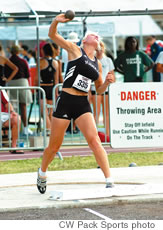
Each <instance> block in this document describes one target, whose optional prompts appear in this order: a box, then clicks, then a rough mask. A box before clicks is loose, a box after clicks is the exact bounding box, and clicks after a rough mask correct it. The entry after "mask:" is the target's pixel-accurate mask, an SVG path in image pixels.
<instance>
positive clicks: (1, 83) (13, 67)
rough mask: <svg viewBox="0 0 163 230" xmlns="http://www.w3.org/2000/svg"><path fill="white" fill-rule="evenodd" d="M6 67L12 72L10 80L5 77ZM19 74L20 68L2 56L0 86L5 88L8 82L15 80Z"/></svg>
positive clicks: (0, 60)
mask: <svg viewBox="0 0 163 230" xmlns="http://www.w3.org/2000/svg"><path fill="white" fill-rule="evenodd" d="M1 50H2V47H1V46H0V51H1ZM5 65H6V66H8V67H9V68H10V69H11V70H12V71H11V74H10V75H9V76H8V78H6V77H5ZM17 72H18V67H17V66H16V65H14V64H13V63H12V62H11V61H10V60H9V59H8V58H6V57H4V56H1V55H0V86H5V85H6V83H7V82H9V81H10V80H12V79H13V77H14V76H15V74H16V73H17Z"/></svg>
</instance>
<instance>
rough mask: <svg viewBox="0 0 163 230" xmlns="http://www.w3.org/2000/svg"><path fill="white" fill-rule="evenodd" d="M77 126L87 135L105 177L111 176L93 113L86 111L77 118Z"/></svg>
mask: <svg viewBox="0 0 163 230" xmlns="http://www.w3.org/2000/svg"><path fill="white" fill-rule="evenodd" d="M75 122H76V124H77V126H78V127H79V129H80V130H81V132H82V133H83V135H84V136H85V138H86V140H87V142H88V145H89V147H90V148H91V149H92V151H93V153H94V155H95V158H96V161H97V164H98V165H99V166H100V168H101V169H102V171H103V173H104V176H105V178H109V177H110V167H109V161H108V157H107V154H106V151H105V149H104V148H103V146H102V144H101V141H100V138H99V136H98V133H97V129H96V124H95V120H94V118H93V115H92V114H91V113H85V114H83V115H81V116H80V117H79V118H77V119H76V120H75Z"/></svg>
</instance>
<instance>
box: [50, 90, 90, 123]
mask: <svg viewBox="0 0 163 230" xmlns="http://www.w3.org/2000/svg"><path fill="white" fill-rule="evenodd" d="M87 112H90V113H92V110H91V107H90V104H89V102H88V97H87V96H76V95H72V94H69V93H66V92H64V91H62V92H61V94H60V96H59V97H58V98H57V102H56V108H55V110H54V112H53V116H54V117H58V118H62V119H67V120H71V119H73V120H76V119H77V118H78V117H80V116H81V115H82V114H84V113H87Z"/></svg>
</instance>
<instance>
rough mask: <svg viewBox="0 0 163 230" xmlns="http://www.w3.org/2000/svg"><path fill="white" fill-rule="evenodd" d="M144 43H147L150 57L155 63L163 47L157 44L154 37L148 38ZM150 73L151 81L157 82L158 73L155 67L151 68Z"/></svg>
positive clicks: (158, 78)
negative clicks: (151, 75)
mask: <svg viewBox="0 0 163 230" xmlns="http://www.w3.org/2000/svg"><path fill="white" fill-rule="evenodd" d="M146 42H147V45H148V46H150V57H151V58H152V60H153V61H154V62H155V61H156V59H157V57H158V55H159V53H160V52H161V51H163V47H162V45H161V44H160V43H159V42H157V40H156V37H155V36H154V35H152V36H149V37H148V38H147V39H146ZM152 73H153V81H154V82H159V81H160V73H159V72H157V71H156V65H154V66H153V69H152Z"/></svg>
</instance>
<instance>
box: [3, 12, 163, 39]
mask: <svg viewBox="0 0 163 230" xmlns="http://www.w3.org/2000/svg"><path fill="white" fill-rule="evenodd" d="M86 22H87V29H88V30H91V31H96V32H98V33H99V34H100V35H101V36H102V37H110V36H112V35H115V36H116V37H119V36H130V35H132V36H140V34H141V33H142V35H143V36H147V35H151V34H155V35H161V34H163V32H162V30H161V29H160V28H159V26H158V25H157V24H156V23H155V22H154V20H153V19H152V18H151V16H123V17H119V16H115V17H104V18H103V17H93V18H87V20H86ZM48 30H49V25H40V26H39V38H40V39H48ZM82 30H83V27H82V22H80V23H79V22H75V23H67V24H59V32H60V33H61V34H64V35H66V34H68V33H70V32H71V31H75V32H77V33H78V34H79V36H82ZM36 37H37V36H36V26H17V27H15V26H8V27H0V40H36Z"/></svg>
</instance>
